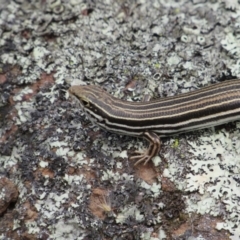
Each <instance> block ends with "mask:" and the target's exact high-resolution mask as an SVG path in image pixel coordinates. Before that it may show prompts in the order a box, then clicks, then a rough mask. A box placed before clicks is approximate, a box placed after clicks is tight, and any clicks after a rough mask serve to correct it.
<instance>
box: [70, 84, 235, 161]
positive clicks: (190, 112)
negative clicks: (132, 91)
mask: <svg viewBox="0 0 240 240" xmlns="http://www.w3.org/2000/svg"><path fill="white" fill-rule="evenodd" d="M69 92H70V93H71V94H73V95H74V96H75V97H76V98H77V99H78V100H79V101H80V104H81V107H82V109H83V110H84V111H85V112H86V114H87V115H88V117H89V119H90V120H92V121H93V122H94V123H96V124H98V125H99V126H100V127H101V128H103V129H105V130H108V131H111V132H116V133H119V134H125V135H132V136H136V137H144V138H146V139H147V140H148V141H149V142H150V144H149V147H148V149H147V150H146V151H145V152H143V153H141V152H139V151H137V152H136V154H137V155H136V156H132V157H131V158H130V159H131V160H135V161H136V163H135V165H136V164H138V163H140V162H144V164H146V163H147V162H148V161H149V160H150V159H151V158H152V157H154V156H155V155H157V154H158V152H159V150H160V146H161V141H160V139H159V137H166V136H170V135H174V134H178V133H182V132H187V131H193V130H196V129H202V128H208V127H211V126H217V125H221V124H223V123H227V122H231V121H235V120H238V119H240V80H229V81H224V82H222V83H218V84H213V85H210V86H207V87H203V88H201V89H199V90H196V91H192V92H188V93H184V94H179V95H177V96H173V97H166V98H161V99H157V100H153V101H149V102H129V101H124V100H121V99H118V98H115V97H113V96H112V95H110V94H109V93H107V92H106V91H104V90H103V89H101V88H100V87H98V86H95V85H86V86H72V87H70V89H69Z"/></svg>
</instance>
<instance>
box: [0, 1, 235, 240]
mask: <svg viewBox="0 0 240 240" xmlns="http://www.w3.org/2000/svg"><path fill="white" fill-rule="evenodd" d="M239 57H240V4H239V3H238V1H233V0H231V1H227V0H219V1H217V0H209V1H204V0H192V1H190V0H189V1H182V0H179V1H173V0H170V1H165V0H158V1H157V0H155V1H154V0H152V1H145V0H138V1H130V0H129V1H113V0H111V1H110V0H104V1H81V0H70V1H67V0H65V1H64V0H54V1H53V0H48V1H42V0H41V1H27V0H12V1H4V0H0V205H1V206H3V207H2V208H1V210H2V211H1V215H0V239H14V240H15V239H58V240H59V239H64V240H66V239H77V240H81V239H83V240H88V239H89V240H90V239H94V240H98V239H99V240H100V239H104V240H108V239H109V240H112V239H114V240H115V239H116V240H120V239H122V240H125V239H128V240H134V239H143V240H148V239H149V240H157V239H188V240H190V239H199V240H200V239H201V240H203V239H206V240H215V239H216V240H222V239H224V240H225V239H232V240H236V239H240V205H239V199H240V175H239V172H240V131H239V129H240V123H239V122H236V123H229V124H226V125H224V126H220V127H217V128H215V129H207V130H201V131H196V132H194V133H186V134H182V135H180V136H173V137H171V138H166V139H163V144H162V145H163V146H162V149H161V153H160V154H159V156H157V157H156V158H155V159H153V161H152V162H149V163H148V164H147V165H146V166H143V165H139V166H137V167H134V162H131V161H130V160H129V156H130V155H131V154H132V153H133V152H134V150H136V149H143V148H144V147H146V142H144V141H143V140H142V139H136V138H133V137H127V136H119V135H117V134H113V133H109V132H104V131H102V130H100V129H99V128H98V127H97V126H95V125H92V124H91V122H90V121H89V119H87V117H86V116H85V115H84V112H83V111H82V110H81V109H80V108H79V105H78V104H77V102H76V101H75V100H74V99H72V98H71V97H69V93H68V91H67V90H68V88H69V87H70V86H71V85H76V84H80V85H83V84H95V85H99V86H101V87H103V88H105V89H106V90H107V91H108V92H110V93H111V94H113V95H114V96H116V97H118V98H122V99H125V100H130V101H141V100H143V99H144V96H146V95H148V96H150V97H152V98H155V97H166V96H172V95H176V94H179V93H183V92H188V91H192V90H195V89H197V88H201V87H202V86H205V85H208V84H214V83H216V82H219V81H226V80H228V79H237V78H239V77H240V60H239ZM160 156H161V157H160ZM3 179H4V180H3ZM1 181H4V182H5V183H6V184H4V185H1Z"/></svg>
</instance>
